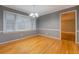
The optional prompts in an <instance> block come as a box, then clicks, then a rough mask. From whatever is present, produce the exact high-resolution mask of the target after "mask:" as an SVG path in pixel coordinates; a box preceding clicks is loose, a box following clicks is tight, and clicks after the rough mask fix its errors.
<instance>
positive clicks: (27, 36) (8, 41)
mask: <svg viewBox="0 0 79 59" xmlns="http://www.w3.org/2000/svg"><path fill="white" fill-rule="evenodd" d="M33 36H37V34H35V35H30V36H27V37H23V38H19V39H15V40H10V41H6V42H2V43H0V44H6V43H10V42H14V41H18V40H22V39H24V38H30V37H33Z"/></svg>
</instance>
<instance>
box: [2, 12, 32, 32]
mask: <svg viewBox="0 0 79 59" xmlns="http://www.w3.org/2000/svg"><path fill="white" fill-rule="evenodd" d="M5 13H12V14H14V15H15V22H16V20H17V19H16V16H17V15H22V14H18V13H14V12H10V11H3V33H7V31H6V19H5ZM22 16H23V17H28V18H30V22H31V29H29V30H27V29H24V30H23V29H22V30H21V29H18V30H17V28H16V23H15V29H14V31H8V33H9V32H18V31H31V30H33V28H32V27H33V25H32V24H33V23H32V21H31V20H32V18H31V17H30V16H27V15H26V16H25V15H22Z"/></svg>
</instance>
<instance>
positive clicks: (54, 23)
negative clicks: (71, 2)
mask: <svg viewBox="0 0 79 59" xmlns="http://www.w3.org/2000/svg"><path fill="white" fill-rule="evenodd" d="M71 10H77V30H78V31H79V6H75V7H72V8H68V9H64V10H61V11H56V12H54V13H51V14H47V15H44V16H40V17H39V18H38V20H37V22H39V23H38V24H37V26H38V27H37V28H46V29H45V30H39V31H38V32H39V33H40V34H43V35H48V36H52V37H56V38H60V33H59V31H60V24H59V23H60V16H59V15H60V13H63V12H66V11H71ZM47 29H58V31H54V30H47ZM77 42H79V32H78V33H77Z"/></svg>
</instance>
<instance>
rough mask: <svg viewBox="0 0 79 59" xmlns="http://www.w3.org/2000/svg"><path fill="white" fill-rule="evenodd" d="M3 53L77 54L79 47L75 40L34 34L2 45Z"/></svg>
mask: <svg viewBox="0 0 79 59" xmlns="http://www.w3.org/2000/svg"><path fill="white" fill-rule="evenodd" d="M0 53H1V54H77V53H79V47H78V45H77V44H75V43H74V42H73V41H68V40H57V39H51V38H47V37H44V36H34V37H30V38H28V39H26V38H24V39H22V40H17V41H15V42H11V43H8V44H3V45H0Z"/></svg>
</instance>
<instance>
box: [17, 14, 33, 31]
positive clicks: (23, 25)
mask: <svg viewBox="0 0 79 59" xmlns="http://www.w3.org/2000/svg"><path fill="white" fill-rule="evenodd" d="M16 30H21V31H22V30H32V23H31V19H30V18H29V17H27V16H24V15H17V16H16Z"/></svg>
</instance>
